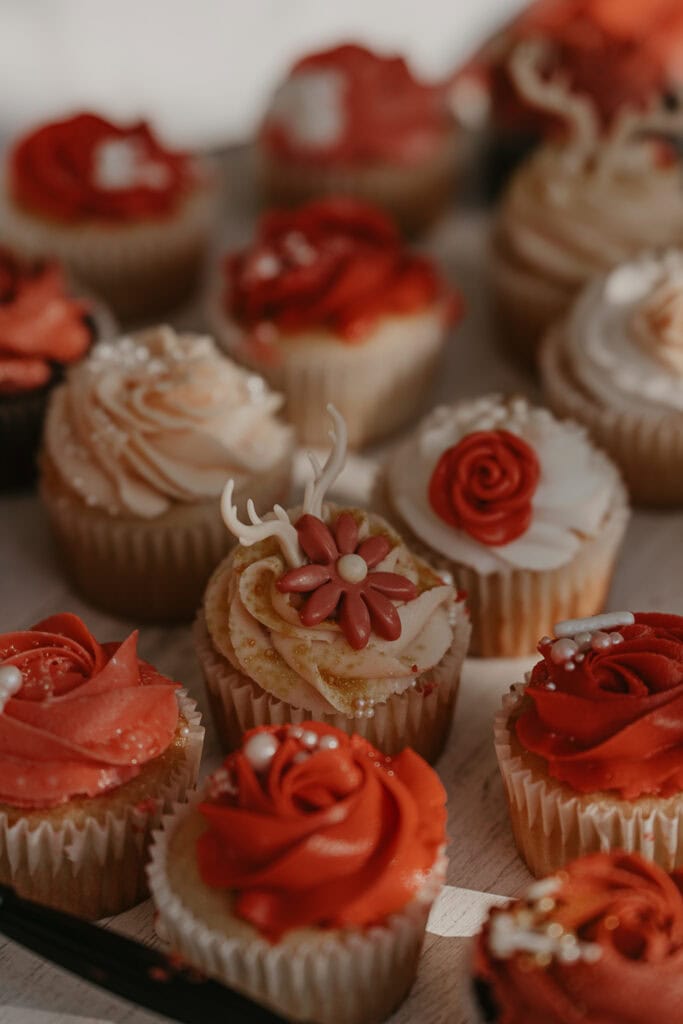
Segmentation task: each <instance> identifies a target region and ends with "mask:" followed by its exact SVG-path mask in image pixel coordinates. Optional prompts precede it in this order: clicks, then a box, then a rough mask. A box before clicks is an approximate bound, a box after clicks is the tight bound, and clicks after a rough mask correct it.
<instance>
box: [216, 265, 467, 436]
mask: <svg viewBox="0 0 683 1024" xmlns="http://www.w3.org/2000/svg"><path fill="white" fill-rule="evenodd" d="M221 289H222V282H218V281H214V283H213V285H212V286H211V288H210V291H209V298H208V317H209V323H210V325H211V328H212V330H213V332H214V334H215V336H216V339H217V341H218V343H219V345H221V347H222V348H223V349H224V351H225V352H227V354H228V355H230V356H232V357H233V358H234V359H236V360H238V361H239V362H242V363H244V364H245V365H246V366H248V367H249V368H250V369H252V370H254V371H255V372H256V373H260V374H261V375H262V376H263V377H265V379H266V380H267V381H268V383H269V385H270V386H271V387H272V388H273V389H274V390H276V391H279V392H281V393H282V394H284V395H285V396H286V400H287V404H286V409H285V414H286V416H287V418H288V419H289V420H290V422H291V423H293V424H294V426H295V428H296V432H297V434H298V436H299V439H300V441H302V442H304V443H307V444H327V437H328V431H329V416H328V413H327V411H326V409H327V405H328V403H329V402H332V404H333V405H335V406H336V408H337V409H338V410H339V412H340V413H341V415H342V416H343V417H344V419H345V420H346V423H347V426H348V432H349V444H350V445H352V446H353V447H359V446H361V445H364V444H367V443H368V442H370V441H372V440H376V439H377V438H380V437H383V436H385V435H386V434H389V433H391V432H392V431H393V430H396V429H397V428H398V427H399V426H401V424H402V423H404V422H406V421H407V420H409V419H411V418H412V417H413V416H415V415H416V414H417V413H418V412H419V410H420V408H421V406H422V403H423V401H424V398H425V395H426V394H427V393H428V391H429V387H430V385H431V382H432V379H433V377H434V373H435V371H436V367H437V365H438V362H439V357H440V355H441V351H442V349H443V346H444V342H445V340H446V333H447V329H446V328H445V326H444V323H443V315H442V312H441V311H440V310H439V309H437V308H435V309H434V312H433V315H431V316H429V315H427V314H425V317H424V318H418V316H417V315H416V316H415V317H414V318H413V321H412V322H413V323H414V325H415V330H414V332H413V334H412V336H411V334H410V330H409V329H408V328H409V325H410V323H411V319H410V317H406V323H405V328H406V337H405V338H403V337H398V335H397V337H396V338H395V339H391V343H387V338H384V339H383V340H382V342H381V343H377V341H376V340H375V339H373V338H370V339H367V340H366V341H365V342H359V343H357V344H346V343H345V342H341V341H336V340H334V339H331V340H330V342H329V344H327V345H325V346H321V345H320V344H319V343H317V342H316V343H312V344H311V346H310V348H306V347H305V346H304V344H303V342H302V345H301V346H300V347H299V348H298V349H296V350H293V351H288V350H287V347H286V346H285V345H283V346H282V356H283V359H282V362H281V363H279V364H278V365H276V366H268V365H265V364H263V363H261V362H259V361H258V360H255V359H250V358H249V355H248V353H246V352H245V349H244V346H243V345H242V341H243V333H242V331H241V329H240V328H239V326H238V325H237V324H236V323H235V322H234V321H231V320H230V318H229V317H228V316H226V314H225V313H224V311H223V309H222V308H221V307H222V303H221ZM397 329H400V330H403V325H400V324H398V322H397ZM400 330H399V333H400ZM393 341H395V342H396V343H395V344H394V343H393ZM273 344H274V345H275V346H277V345H278V342H277V340H276V341H274V342H273Z"/></svg>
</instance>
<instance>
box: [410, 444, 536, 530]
mask: <svg viewBox="0 0 683 1024" xmlns="http://www.w3.org/2000/svg"><path fill="white" fill-rule="evenodd" d="M539 475H540V466H539V462H538V458H537V456H536V453H535V452H534V450H533V449H532V448H530V447H529V445H528V444H527V443H526V441H523V440H522V439H521V437H517V435H516V434H511V433H509V431H507V430H480V431H476V432H475V433H473V434H467V435H466V436H465V437H463V438H462V440H460V441H459V442H458V443H457V444H456V445H453V447H452V448H448V449H447V450H446V451H445V452H444V453H443V455H442V456H441V458H440V459H439V461H438V462H437V464H436V467H435V469H434V472H433V473H432V478H431V480H430V483H429V501H430V503H431V506H432V508H433V509H434V511H435V512H436V514H437V515H438V516H439V517H440V518H441V519H443V520H444V521H445V522H447V523H450V525H451V526H455V527H456V528H457V529H458V530H464V531H465V533H468V534H469V535H470V537H474V538H475V540H478V541H481V543H482V544H488V545H490V546H494V545H500V544H509V543H510V542H511V541H513V540H516V538H517V537H521V535H522V534H523V533H525V532H526V531H527V530H528V528H529V525H530V523H531V515H532V507H531V501H532V498H533V496H534V494H535V492H536V487H537V486H538V479H539Z"/></svg>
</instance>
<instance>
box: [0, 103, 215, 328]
mask: <svg viewBox="0 0 683 1024" xmlns="http://www.w3.org/2000/svg"><path fill="white" fill-rule="evenodd" d="M212 212H213V185H212V184H211V181H210V177H209V172H208V170H207V168H206V167H204V166H200V164H199V163H198V162H197V161H196V160H194V159H192V158H191V157H190V156H189V154H186V153H181V152H174V151H171V150H169V149H167V148H166V147H164V146H163V145H162V144H161V143H160V141H159V140H158V139H157V138H156V136H155V135H154V134H153V132H152V130H151V129H150V127H149V125H148V124H146V123H145V122H144V121H140V122H137V123H135V124H130V125H116V124H112V123H111V122H109V121H106V120H105V119H104V118H102V117H99V116H97V115H96V114H91V113H81V114H77V115H76V116H74V117H70V118H67V119H66V120H62V121H54V122H51V123H49V124H45V125H42V126H41V127H39V128H37V129H35V130H33V131H31V132H29V133H28V134H27V135H25V136H23V137H22V138H20V139H19V140H18V141H17V142H15V144H14V146H13V147H12V149H11V150H10V153H9V157H8V160H7V165H6V168H5V176H4V182H3V183H2V185H1V186H0V237H1V238H2V239H3V240H4V241H5V242H7V244H9V245H10V246H11V247H12V248H14V249H16V250H17V251H18V252H20V253H22V254H23V255H25V256H28V257H30V258H42V257H45V256H50V257H56V258H57V259H59V260H60V262H62V263H63V264H64V265H65V266H66V267H67V268H68V270H69V271H70V272H71V273H72V274H73V275H74V277H75V278H76V279H77V280H78V281H79V282H82V283H83V284H85V285H87V286H88V287H89V288H92V290H93V291H94V292H95V293H96V294H97V295H99V296H101V297H102V298H103V299H104V300H105V301H106V302H107V303H108V304H109V305H110V306H111V307H112V308H113V309H114V310H115V312H116V313H117V314H118V315H119V316H121V317H124V318H127V319H128V318H131V319H136V318H140V317H143V316H151V315H155V314H158V313H160V312H162V311H165V310H167V309H169V308H173V307H175V306H178V305H179V304H180V303H181V302H183V301H184V300H185V299H187V298H188V296H189V295H190V294H191V292H192V290H193V289H194V287H195V285H196V284H197V280H198V275H199V272H200V270H201V268H202V263H203V259H204V255H205V251H206V247H207V244H208V241H209V232H210V225H211V219H212Z"/></svg>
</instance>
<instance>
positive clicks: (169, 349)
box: [44, 327, 292, 519]
mask: <svg viewBox="0 0 683 1024" xmlns="http://www.w3.org/2000/svg"><path fill="white" fill-rule="evenodd" d="M281 404H282V399H281V398H280V396H279V395H276V394H274V393H272V392H270V391H268V389H267V388H266V386H265V384H264V382H263V381H262V380H261V378H260V377H257V376H254V375H253V374H250V373H247V372H246V371H245V370H242V369H240V368H239V367H238V366H235V364H234V363H232V362H230V360H228V359H226V358H225V357H224V356H221V355H220V354H219V352H218V350H217V349H216V347H215V345H214V343H213V341H212V340H211V339H210V338H208V337H200V336H198V335H193V334H176V333H175V331H174V330H173V329H172V328H170V327H154V328H151V329H149V330H146V331H141V332H139V333H138V334H135V335H132V336H130V337H125V338H122V339H120V340H119V341H117V342H113V343H102V344H100V345H97V346H95V348H94V349H93V350H92V353H91V356H90V357H89V358H88V359H87V360H85V361H84V362H82V363H80V364H79V365H78V366H76V367H74V369H73V371H72V372H70V373H69V375H68V377H67V380H66V382H65V383H64V384H63V385H61V386H60V387H59V388H57V389H56V391H55V392H54V394H53V396H52V399H51V403H50V408H49V410H48V416H47V424H46V430H45V442H44V443H45V450H46V453H47V455H48V457H49V460H50V462H51V464H52V465H53V467H54V468H55V470H56V471H57V473H58V474H59V476H60V477H61V478H62V479H63V481H64V482H65V483H66V484H67V485H68V486H69V487H70V488H71V489H72V490H74V491H75V492H76V493H77V494H78V495H79V496H80V497H81V498H82V499H83V500H84V501H85V502H86V504H88V505H90V506H92V507H95V508H104V509H106V510H107V511H108V512H110V513H111V514H112V515H121V514H129V515H135V516H141V517H143V518H150V519H151V518H154V517H155V516H159V515H161V514H162V513H164V512H166V511H167V510H168V509H169V508H170V506H171V505H172V504H173V503H174V502H197V501H202V500H208V499H211V498H214V497H216V498H217V497H218V496H219V495H220V493H221V491H222V489H223V487H224V485H225V481H226V479H227V478H228V477H230V476H232V477H233V478H234V479H235V480H236V482H237V483H238V484H239V483H240V482H241V481H244V480H246V479H247V478H248V477H249V476H250V475H251V474H253V473H264V472H267V471H268V469H269V468H270V467H271V466H274V465H276V464H277V463H278V462H279V461H280V460H281V459H282V458H283V457H284V456H285V454H286V452H287V450H288V449H289V448H290V447H291V445H292V437H291V430H290V428H288V427H286V426H285V425H284V424H282V423H280V422H279V421H278V420H277V419H276V418H275V416H274V413H275V412H276V410H277V409H278V408H279V407H280V405H281Z"/></svg>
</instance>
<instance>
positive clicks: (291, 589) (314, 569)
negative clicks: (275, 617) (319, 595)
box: [275, 562, 330, 594]
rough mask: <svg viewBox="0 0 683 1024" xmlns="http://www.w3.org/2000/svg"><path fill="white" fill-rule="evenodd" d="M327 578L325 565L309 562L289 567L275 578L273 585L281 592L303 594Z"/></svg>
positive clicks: (321, 583) (328, 573) (328, 574)
mask: <svg viewBox="0 0 683 1024" xmlns="http://www.w3.org/2000/svg"><path fill="white" fill-rule="evenodd" d="M329 578H330V570H329V569H328V568H327V566H325V565H316V564H315V562H311V563H310V565H302V566H301V567H300V568H299V569H290V570H289V572H286V573H285V574H284V576H281V577H280V579H279V580H277V582H276V584H275V586H276V587H277V589H278V590H279V591H280V593H282V594H289V593H297V594H303V593H306V592H307V591H309V590H316V589H317V588H318V587H321V586H322V585H323V583H327V581H328V580H329Z"/></svg>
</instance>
